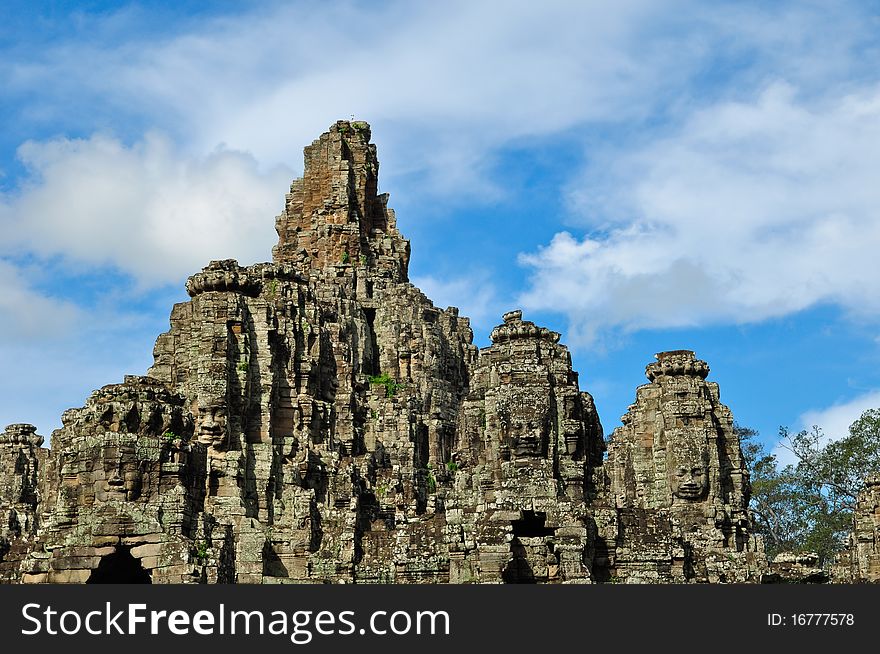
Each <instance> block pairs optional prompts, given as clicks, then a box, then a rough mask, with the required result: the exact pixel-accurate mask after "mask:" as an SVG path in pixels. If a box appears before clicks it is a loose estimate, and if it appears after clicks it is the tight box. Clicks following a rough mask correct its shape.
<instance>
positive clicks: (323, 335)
mask: <svg viewBox="0 0 880 654" xmlns="http://www.w3.org/2000/svg"><path fill="white" fill-rule="evenodd" d="M378 169H379V162H378V159H377V157H376V148H375V146H374V145H373V144H371V143H370V129H369V126H368V125H367V124H366V123H362V122H349V121H339V122H337V123H336V124H335V125H333V126H332V127H331V128H330V130H329V131H328V132H327V133H325V134H323V135H322V136H321V137H320V138H319V139H317V140H316V141H315V142H314V143H312V145H310V146H308V147H307V148H306V149H305V170H304V174H303V177H302V178H301V179H297V180H295V181H294V182H293V184H292V185H291V188H290V193H289V194H288V195H287V198H286V202H285V206H284V210H283V212H282V213H281V215H279V216H278V217H277V219H276V230H277V232H278V236H279V240H278V244H277V245H276V246H275V248H274V249H273V261H272V263H261V264H256V265H252V266H247V267H243V266H240V265H239V264H238V263H237V262H235V261H231V260H226V261H213V262H211V263H210V264H209V265H208V266H207V267H206V268H205V269H204V270H202V271H201V272H200V273H197V274H195V275H193V276H192V277H190V278H189V280H188V281H187V284H186V290H187V292H188V294H189V295H190V298H191V299H190V300H189V301H188V302H185V303H181V304H177V305H175V306H174V308H173V309H172V312H171V327H170V330H169V331H168V332H166V333H164V334H162V335H160V336H159V338H158V340H157V341H156V346H155V348H154V359H155V361H154V365H153V366H152V368H151V369H150V370H149V371H148V373H147V375H146V376H129V377H126V378H125V380H124V381H123V383H121V384H113V385H109V386H105V387H104V388H101V389H100V390H97V391H95V392H94V393H93V394H92V395H91V396H90V397H89V399H88V400H87V402H86V405H85V406H84V407H83V408H80V409H71V410H68V411H66V412H65V413H64V416H63V418H62V424H63V426H62V428H61V429H58V430H56V431H54V432H53V433H52V438H51V449H45V448H43V447H41V445H42V442H43V439H42V437H40V436H38V435H36V434H35V430H34V428H33V427H31V426H29V425H23V424H17V425H11V426H10V427H7V429H6V431H5V433H3V434H2V435H0V457H2V462H3V463H2V465H0V518H2V524H0V580H2V581H4V582H9V583H17V582H24V583H41V582H50V583H62V582H72V583H83V582H84V583H102V582H108V581H128V582H141V583H322V582H351V583H472V582H479V583H501V582H505V583H590V582H630V583H632V582H650V583H665V582H675V583H686V582H753V581H759V580H760V578H761V575H762V574H763V573H764V572H765V571H766V568H767V563H766V560H765V558H764V557H763V552H762V548H761V543H760V540H759V539H758V538H756V537H755V536H754V535H753V534H752V533H751V520H750V515H749V511H748V500H749V483H748V473H747V471H746V469H745V467H744V464H743V458H742V454H741V451H740V445H739V441H738V439H737V436H736V434H735V433H734V431H733V423H732V417H731V413H730V411H729V410H728V409H727V407H725V406H724V405H723V404H721V403H720V401H719V393H718V386H717V384H715V383H712V382H707V381H706V376H707V374H708V366H707V365H706V364H705V362H703V361H700V360H698V359H696V358H695V357H694V354H693V353H692V352H688V351H677V352H666V353H662V354H660V355H658V360H657V362H656V363H652V364H651V365H649V366H648V369H647V374H648V379H649V380H650V382H651V383H650V384H647V385H645V386H642V387H640V388H639V389H638V391H637V396H636V402H635V404H633V405H632V406H631V407H630V410H629V411H628V413H627V414H626V416H624V418H623V423H624V424H623V426H622V427H618V428H617V429H616V430H615V431H614V434H613V437H612V438H611V440H610V443H609V445H608V452H607V458H606V452H605V450H606V443H605V439H604V437H603V430H602V425H601V423H600V421H599V416H598V414H597V412H596V407H595V405H594V403H593V399H592V397H591V396H590V394H589V393H587V392H584V391H582V390H580V387H579V383H578V375H577V373H575V372H573V371H572V368H571V356H570V354H569V351H568V349H567V348H566V347H565V346H564V345H561V344H560V342H559V340H560V335H559V334H558V333H556V332H552V331H550V330H548V329H546V328H543V327H539V326H537V325H535V324H534V323H532V322H529V321H527V320H523V319H522V313H521V312H520V311H511V312H509V313H507V314H505V315H504V322H503V324H501V325H499V326H498V327H496V328H495V329H494V330H493V331H492V334H491V340H492V344H491V345H490V346H489V347H486V348H483V349H481V350H480V349H478V348H477V347H475V346H474V345H473V342H472V341H473V333H472V331H471V328H470V325H469V321H468V319H467V318H463V317H461V316H459V313H458V310H457V309H455V308H454V307H449V308H447V309H440V308H437V307H435V306H434V305H433V304H432V303H431V301H430V300H429V299H428V298H427V297H425V295H424V294H423V293H421V291H419V289H417V288H416V287H415V286H413V285H412V284H411V283H410V282H409V279H408V266H409V257H410V247H409V242H408V241H406V240H405V239H404V238H403V236H402V235H401V234H400V232H399V231H398V229H397V224H396V218H395V214H394V212H393V211H392V210H391V209H389V208H388V197H387V195H385V194H381V195H380V194H379V193H378ZM872 488H874V487H872ZM871 497H872V498H873V500H872V501H873V507H874V508H873V514H870V515H869V513H868V511H867V510H866V511H865V512H864V513H863V514H860V518H859V520H861V522H859V524H860V525H861V527H860V529H861V530H860V531H858V536H857V538H858V543H859V544H860V547H861V545H864V547H862V549H860V550H859V552H860V554H859V557H858V558H857V565H858V566H859V570H860V571H861V570H864V571H873V573H871V574H875V576H876V572H877V560H876V559H877V555H876V551H877V550H876V542H877V525H878V520H877V512H876V507H877V506H878V503H877V494H876V493H875V494H873V495H871ZM868 504H870V501H869V500H867V499H866V506H867V505H868ZM871 516H873V518H872V517H871ZM872 520H873V522H872ZM872 530H873V531H872ZM872 539H873V540H872ZM871 547H873V549H871ZM854 565H855V564H854ZM865 574H868V572H865Z"/></svg>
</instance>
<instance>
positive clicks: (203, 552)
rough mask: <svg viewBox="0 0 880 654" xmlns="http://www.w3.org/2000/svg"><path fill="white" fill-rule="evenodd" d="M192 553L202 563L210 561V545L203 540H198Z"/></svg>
mask: <svg viewBox="0 0 880 654" xmlns="http://www.w3.org/2000/svg"><path fill="white" fill-rule="evenodd" d="M190 552H191V553H192V555H193V556H194V557H196V559H198V560H199V562H200V563H204V562H205V561H207V560H208V543H206V542H205V541H203V540H197V541H196V542H195V544H194V545H193V547H192V549H191V550H190Z"/></svg>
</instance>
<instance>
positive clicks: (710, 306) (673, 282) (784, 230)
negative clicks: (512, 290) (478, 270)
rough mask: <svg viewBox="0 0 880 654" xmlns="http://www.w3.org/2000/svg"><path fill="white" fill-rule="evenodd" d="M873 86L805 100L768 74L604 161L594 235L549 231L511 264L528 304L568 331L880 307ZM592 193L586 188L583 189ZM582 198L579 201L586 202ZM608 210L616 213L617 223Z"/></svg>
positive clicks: (586, 335)
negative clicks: (528, 279) (749, 94)
mask: <svg viewBox="0 0 880 654" xmlns="http://www.w3.org/2000/svg"><path fill="white" fill-rule="evenodd" d="M878 148H880V86H870V87H868V88H864V89H861V90H858V91H854V92H851V93H847V94H843V95H839V96H830V97H821V98H812V99H806V98H803V97H801V96H800V95H799V94H798V92H797V89H795V88H793V87H792V86H790V85H788V84H786V83H782V82H777V83H772V84H769V85H768V86H767V87H766V88H765V89H764V90H763V91H762V92H760V94H758V95H757V97H755V98H754V99H753V100H750V101H737V102H720V103H716V104H714V105H712V106H709V107H706V108H704V109H701V110H699V111H695V112H694V113H693V114H692V115H691V116H690V117H689V118H688V120H687V121H686V122H685V123H684V125H683V126H682V127H681V128H680V129H679V130H677V131H676V132H675V133H674V134H672V135H670V136H668V137H663V138H660V139H658V140H656V141H654V142H651V143H649V144H647V145H645V146H643V147H641V148H639V149H637V150H636V151H634V152H629V153H626V154H620V155H619V156H617V157H616V158H615V160H614V161H613V162H612V169H611V173H610V175H611V177H613V180H612V181H608V179H607V178H606V179H605V180H604V181H605V183H606V184H607V186H603V187H599V188H590V187H589V186H587V187H586V188H585V189H584V190H583V192H582V194H581V195H580V199H581V201H582V204H584V203H589V202H591V200H589V198H591V197H594V198H599V201H600V203H601V207H600V208H598V209H594V211H593V213H594V215H601V216H603V217H612V220H611V221H610V222H607V223H606V224H605V225H603V227H604V228H605V231H604V232H600V233H598V234H597V235H595V236H586V237H582V238H578V237H576V236H573V235H571V234H570V233H560V234H557V235H556V237H555V238H554V239H553V240H552V242H551V243H550V244H549V245H547V246H546V247H543V248H541V249H539V250H538V251H537V252H534V253H531V254H527V255H524V256H523V257H522V262H523V263H524V264H525V265H527V266H529V267H531V269H532V271H533V279H532V288H531V290H530V291H529V292H528V293H526V294H525V295H524V297H523V302H524V304H526V305H527V306H529V307H531V308H540V309H554V308H560V307H561V308H563V309H562V310H563V311H565V312H566V313H567V314H568V316H569V318H570V320H571V323H572V325H573V326H577V335H579V336H580V337H581V338H582V339H586V340H588V339H590V338H591V337H593V336H595V334H596V333H597V332H601V331H602V330H607V329H624V330H632V329H644V328H664V327H682V326H699V325H706V324H717V323H748V322H755V321H760V320H764V319H767V318H771V317H775V316H782V315H786V314H789V313H792V312H796V311H799V310H801V309H804V308H807V307H810V306H813V305H815V304H817V303H821V302H828V303H835V304H838V305H840V306H842V307H844V308H845V309H846V310H848V311H851V312H858V313H861V314H867V315H873V316H876V315H878V314H880V278H878V277H877V276H876V275H870V274H866V271H868V270H871V269H872V268H873V267H874V261H875V259H876V252H877V250H878V248H880V208H878V207H880V186H878V185H877V184H876V180H877V179H880V161H878V159H877V157H876V152H877V151H878ZM591 194H592V195H591ZM584 198H587V199H584ZM614 218H616V220H613V219H614Z"/></svg>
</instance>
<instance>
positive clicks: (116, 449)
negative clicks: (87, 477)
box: [95, 443, 143, 502]
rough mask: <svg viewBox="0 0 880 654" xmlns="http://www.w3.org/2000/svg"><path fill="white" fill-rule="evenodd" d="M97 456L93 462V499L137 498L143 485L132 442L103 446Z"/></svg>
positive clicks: (132, 499)
mask: <svg viewBox="0 0 880 654" xmlns="http://www.w3.org/2000/svg"><path fill="white" fill-rule="evenodd" d="M98 457H99V459H98V461H97V462H96V464H95V499H96V500H97V501H99V502H108V501H113V500H120V501H129V502H131V501H134V500H136V499H138V498H139V497H140V495H141V489H142V487H143V470H142V468H141V465H140V463H139V461H138V458H137V452H136V451H135V447H134V443H120V444H118V445H109V446H106V447H103V448H101V450H100V451H99V452H98ZM102 470H103V474H101V471H102Z"/></svg>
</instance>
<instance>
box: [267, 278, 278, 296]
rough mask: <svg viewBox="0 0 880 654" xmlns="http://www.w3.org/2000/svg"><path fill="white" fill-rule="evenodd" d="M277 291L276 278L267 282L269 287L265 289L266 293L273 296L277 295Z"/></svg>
mask: <svg viewBox="0 0 880 654" xmlns="http://www.w3.org/2000/svg"><path fill="white" fill-rule="evenodd" d="M277 293H278V280H277V279H273V280H272V281H271V282H269V288H268V289H266V294H267V295H268V296H269V297H270V298H274V297H275V295H277Z"/></svg>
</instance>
